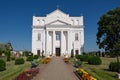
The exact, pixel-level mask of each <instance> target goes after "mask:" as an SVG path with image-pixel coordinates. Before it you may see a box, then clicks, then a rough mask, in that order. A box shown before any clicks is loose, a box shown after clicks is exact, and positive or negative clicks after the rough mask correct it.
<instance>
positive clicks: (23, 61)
mask: <svg viewBox="0 0 120 80" xmlns="http://www.w3.org/2000/svg"><path fill="white" fill-rule="evenodd" d="M24 63H25V60H24V59H23V58H17V59H16V60H15V65H20V64H24Z"/></svg>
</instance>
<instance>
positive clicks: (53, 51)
mask: <svg viewBox="0 0 120 80" xmlns="http://www.w3.org/2000/svg"><path fill="white" fill-rule="evenodd" d="M52 49H53V50H52V53H53V55H55V31H53V46H52Z"/></svg>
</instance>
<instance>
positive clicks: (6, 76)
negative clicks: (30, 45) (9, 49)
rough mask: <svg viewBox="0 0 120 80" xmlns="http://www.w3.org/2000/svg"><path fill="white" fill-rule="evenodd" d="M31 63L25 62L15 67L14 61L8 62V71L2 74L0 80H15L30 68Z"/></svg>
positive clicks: (0, 73)
mask: <svg viewBox="0 0 120 80" xmlns="http://www.w3.org/2000/svg"><path fill="white" fill-rule="evenodd" d="M30 65H31V64H30V62H25V64H22V65H14V61H10V62H7V67H6V68H7V69H6V70H5V71H2V72H0V80H13V79H14V78H15V77H16V76H18V75H19V74H20V73H21V72H23V71H24V70H25V69H27V68H29V67H30Z"/></svg>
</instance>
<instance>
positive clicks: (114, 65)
mask: <svg viewBox="0 0 120 80" xmlns="http://www.w3.org/2000/svg"><path fill="white" fill-rule="evenodd" d="M119 65H120V62H119ZM119 65H118V63H117V62H110V64H109V70H110V71H115V72H118V69H119V67H118V66H119Z"/></svg>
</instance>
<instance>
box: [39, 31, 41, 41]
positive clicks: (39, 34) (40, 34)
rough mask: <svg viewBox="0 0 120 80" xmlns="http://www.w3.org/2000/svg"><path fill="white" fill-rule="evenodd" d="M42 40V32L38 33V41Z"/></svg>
mask: <svg viewBox="0 0 120 80" xmlns="http://www.w3.org/2000/svg"><path fill="white" fill-rule="evenodd" d="M40 40H41V34H40V33H38V41H40Z"/></svg>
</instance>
